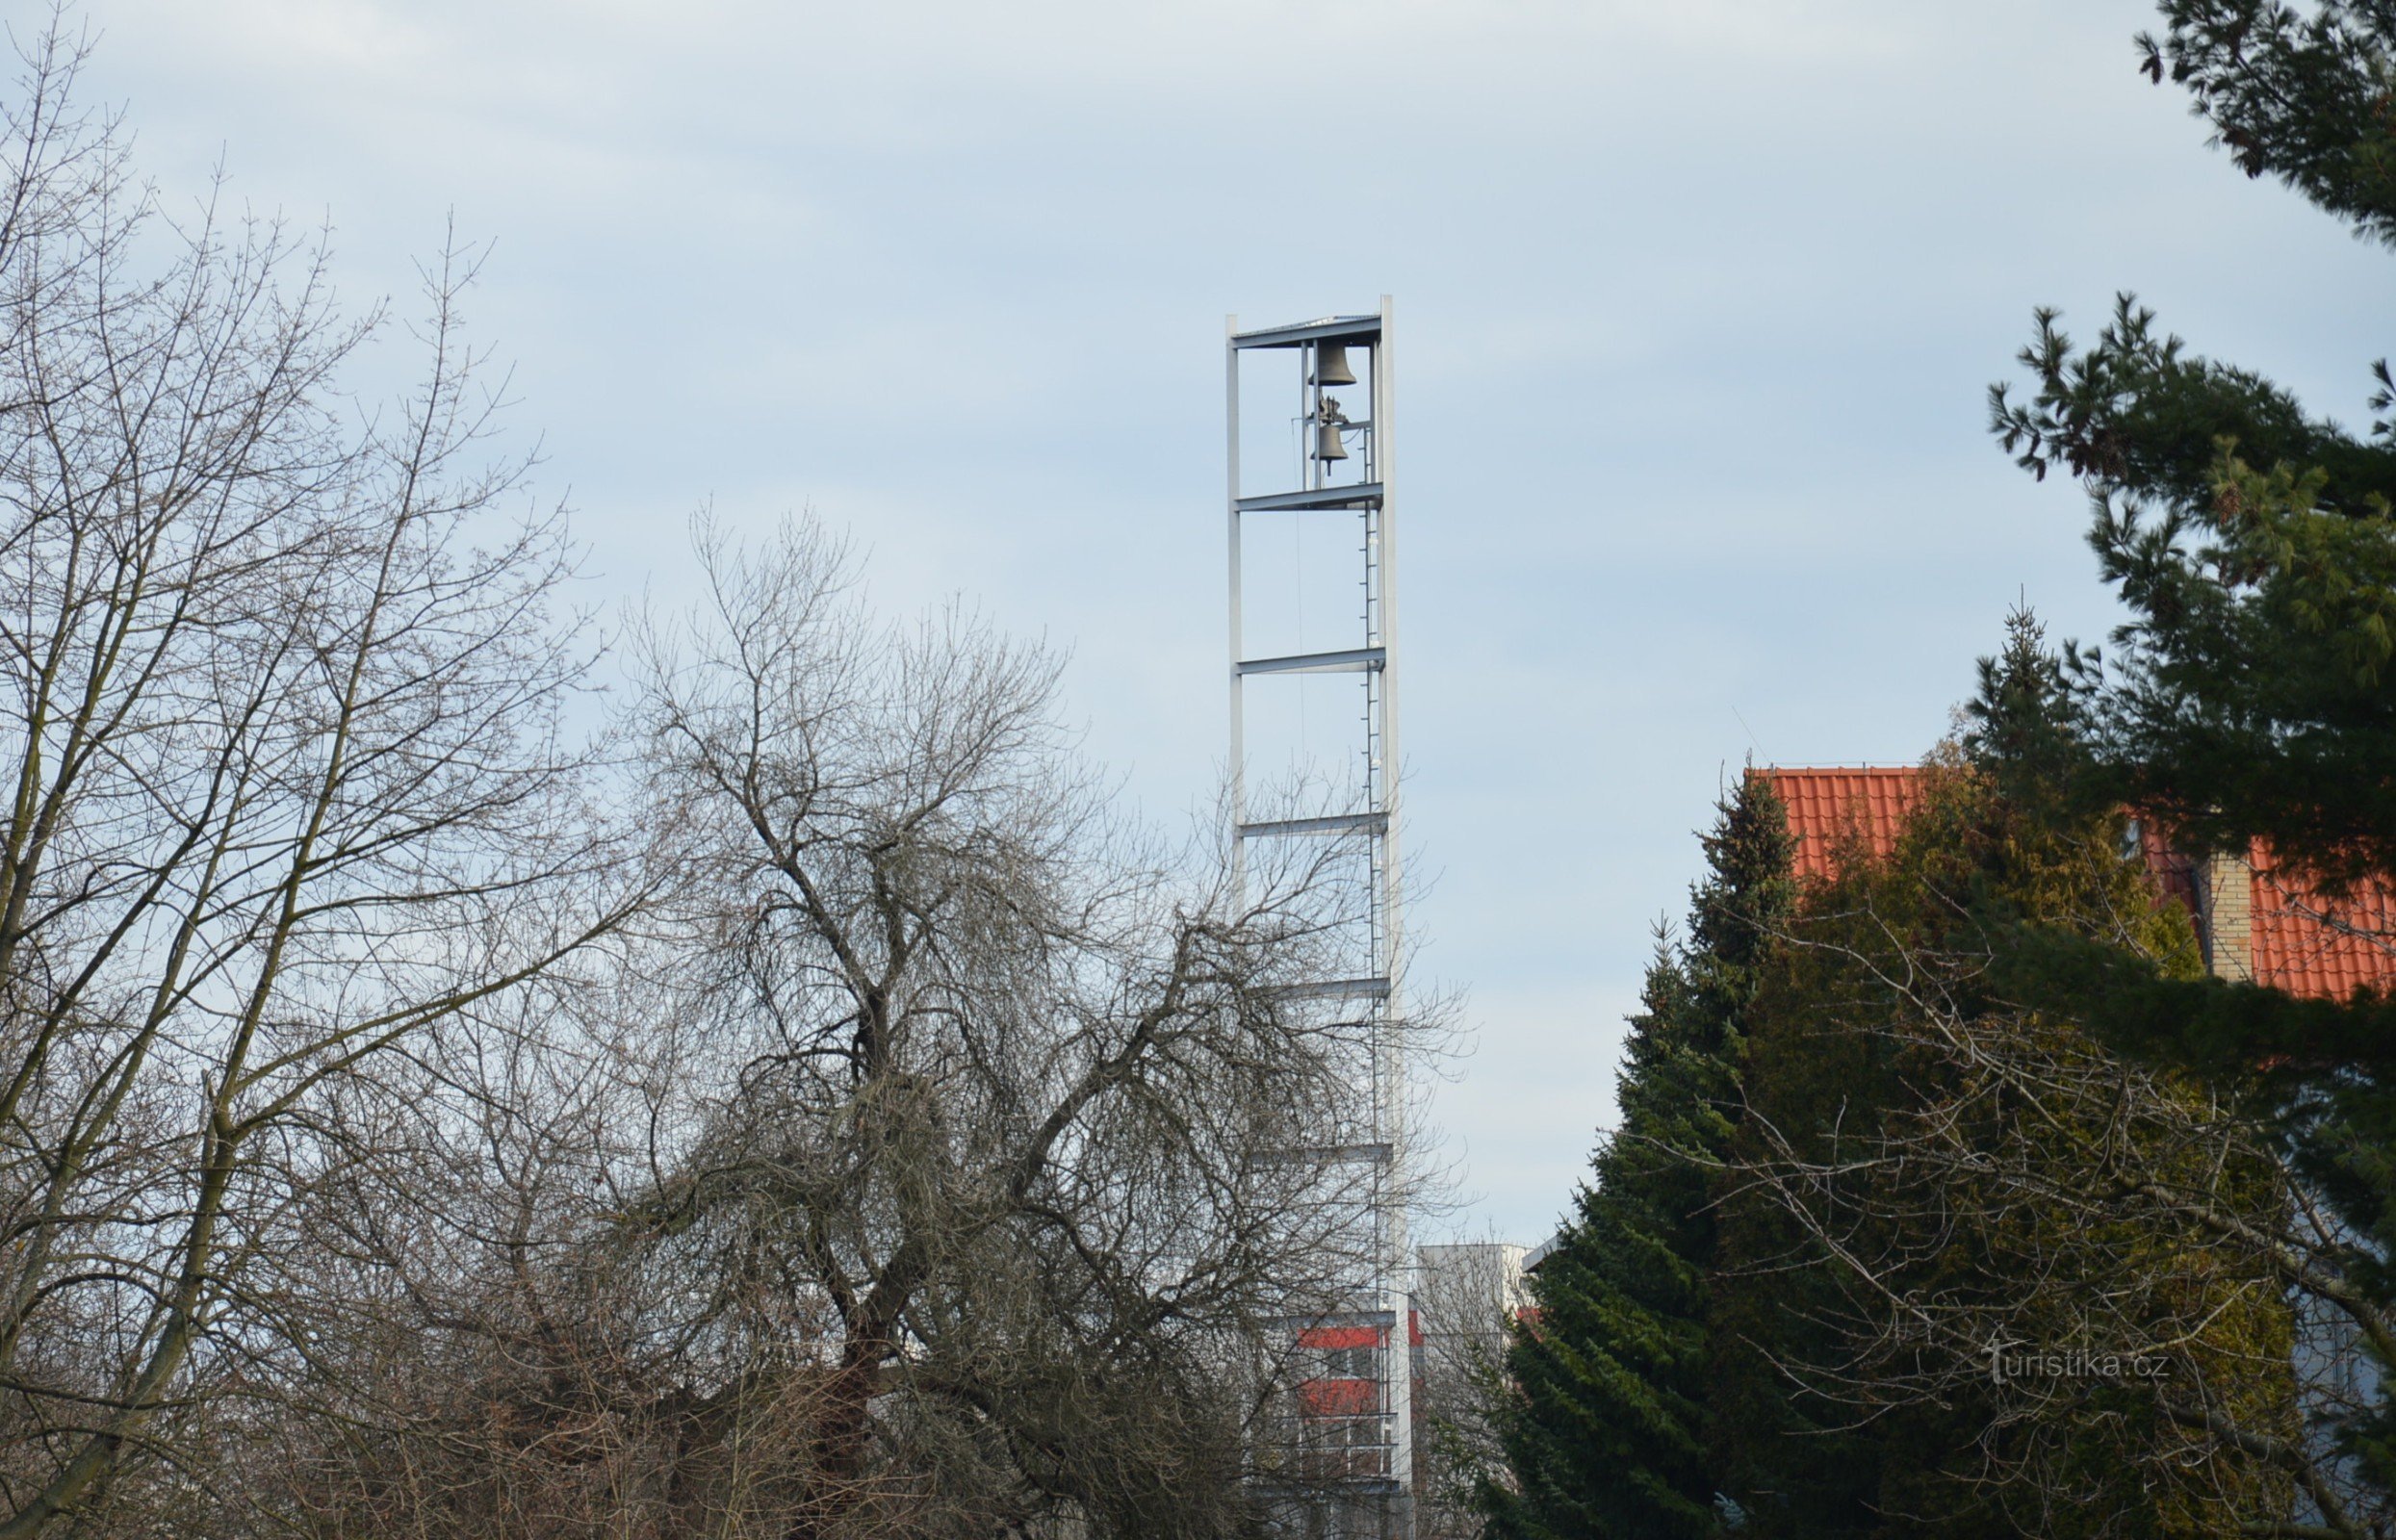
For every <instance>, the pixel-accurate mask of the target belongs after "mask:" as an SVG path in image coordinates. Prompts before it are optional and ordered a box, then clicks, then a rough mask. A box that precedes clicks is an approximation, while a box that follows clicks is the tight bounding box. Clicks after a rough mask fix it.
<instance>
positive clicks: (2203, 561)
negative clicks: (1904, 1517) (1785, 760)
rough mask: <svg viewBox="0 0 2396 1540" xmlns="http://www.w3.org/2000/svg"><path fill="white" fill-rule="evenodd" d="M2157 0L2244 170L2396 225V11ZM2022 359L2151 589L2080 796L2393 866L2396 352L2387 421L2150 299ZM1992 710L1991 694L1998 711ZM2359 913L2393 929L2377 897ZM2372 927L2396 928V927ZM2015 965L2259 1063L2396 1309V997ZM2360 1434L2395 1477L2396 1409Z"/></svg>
mask: <svg viewBox="0 0 2396 1540" xmlns="http://www.w3.org/2000/svg"><path fill="white" fill-rule="evenodd" d="M2160 9H2161V13H2162V16H2163V21H2164V28H2163V30H2162V33H2161V35H2160V36H2159V37H2148V38H2142V39H2139V41H2140V45H2141V49H2142V53H2143V59H2144V68H2145V71H2146V73H2147V74H2148V75H2149V76H2150V77H2151V79H2153V80H2154V81H2155V82H2157V83H2158V84H2160V83H2163V82H2165V81H2169V82H2171V83H2173V84H2175V85H2177V86H2178V87H2180V88H2182V89H2184V90H2187V91H2188V93H2189V95H2190V98H2191V105H2192V109H2193V111H2194V112H2195V113H2196V115H2197V116H2200V117H2202V118H2203V119H2204V120H2205V121H2206V122H2208V123H2209V124H2210V125H2211V127H2212V129H2213V131H2214V143H2215V144H2217V145H2218V146H2220V147H2222V148H2224V149H2226V150H2227V151H2228V152H2229V157H2230V159H2231V161H2232V163H2233V164H2234V165H2235V166H2236V167H2237V168H2238V169H2239V170H2241V171H2243V172H2245V173H2246V174H2247V175H2248V176H2249V177H2262V176H2266V175H2269V176H2273V177H2276V178H2277V179H2279V180H2280V181H2281V182H2283V183H2284V184H2286V185H2287V186H2289V187H2291V188H2293V189H2294V190H2295V191H2297V192H2300V193H2302V194H2303V195H2304V196H2306V198H2307V199H2309V200H2310V201H2311V202H2313V203H2314V204H2315V205H2316V206H2317V207H2319V208H2321V209H2322V210H2323V211H2324V212H2326V213H2328V214H2330V215H2332V216H2333V217H2336V218H2341V219H2343V220H2345V221H2346V222H2347V223H2348V224H2349V225H2350V227H2351V228H2353V229H2354V231H2355V232H2356V233H2357V235H2358V236H2360V237H2362V238H2363V239H2365V240H2368V241H2371V242H2374V243H2375V244H2382V245H2396V86H2391V82H2396V8H2391V7H2390V6H2389V5H2387V4H2385V3H2383V0H2317V3H2314V4H2310V5H2304V6H2298V5H2291V4H2288V3H2285V0H2162V3H2161V7H2160ZM2022 363H2023V364H2024V365H2025V366H2026V368H2027V369H2028V371H2029V372H2030V375H2031V385H2032V391H2031V394H2030V395H2029V397H2028V398H2024V399H2016V398H2013V397H2012V396H2011V394H2010V393H2009V392H2008V391H2007V390H2006V388H2005V387H2003V386H1997V387H1995V388H1994V389H1993V391H1992V413H1993V427H1994V430H1995V432H1996V434H1997V437H1998V438H1999V440H2000V441H2001V442H2002V443H2003V445H2004V447H2005V448H2006V449H2007V450H2009V451H2010V452H2013V453H2014V454H2016V455H2017V456H2018V458H2019V460H2020V463H2021V464H2022V466H2023V468H2025V469H2027V470H2029V471H2031V472H2033V473H2034V474H2036V475H2039V476H2041V477H2044V476H2045V475H2047V474H2048V472H2049V471H2057V470H2059V471H2063V472H2065V473H2068V474H2070V475H2074V476H2076V477H2077V478H2078V479H2079V480H2080V481H2081V482H2082V483H2083V484H2084V485H2085V486H2086V487H2087V488H2088V490H2089V492H2090V494H2091V498H2092V501H2093V503H2094V506H2095V519H2094V523H2093V526H2092V528H2091V531H2090V542H2091V544H2092V546H2093V547H2094V548H2095V550H2096V552H2097V553H2098V557H2099V560H2100V569H2101V573H2102V576H2103V578H2104V579H2105V580H2106V581H2107V582H2109V583H2110V584H2112V585H2113V586H2114V587H2115V588H2116V589H2117V591H2118V592H2119V594H2120V596H2121V598H2122V600H2123V601H2124V603H2125V606H2126V608H2127V609H2128V612H2129V618H2128V620H2127V622H2126V623H2125V625H2123V626H2122V627H2120V628H2119V629H2116V630H2115V632H2114V633H2113V636H2112V638H2111V643H2112V645H2111V651H2110V655H2104V656H2101V657H2100V655H2096V654H2094V653H2086V654H2080V653H2074V654H2071V655H2068V658H2067V669H2066V675H2067V678H2068V682H2069V685H2070V694H2071V701H2070V713H2069V714H2070V718H2071V720H2070V722H2069V724H2068V725H2069V729H2070V732H2068V733H2067V734H2065V740H2066V741H2067V746H2068V747H2069V748H2070V749H2071V750H2072V752H2073V753H2074V754H2075V755H2076V757H2077V763H2076V765H2075V766H2074V773H2073V774H2072V775H2071V776H2070V777H2069V778H2068V784H2069V785H2070V786H2071V788H2072V792H2073V795H2074V800H2075V801H2076V803H2077V804H2078V806H2079V807H2080V808H2081V809H2099V808H2124V807H2128V808H2135V809H2139V810H2140V812H2141V814H2142V816H2143V817H2148V818H2153V819H2158V820H2160V821H2162V822H2164V823H2166V824H2168V825H2169V826H2170V828H2171V831H2172V834H2173V835H2174V837H2175V839H2176V840H2177V842H2179V843H2180V844H2181V845H2182V846H2183V848H2186V849H2189V850H2190V851H2191V853H2197V852H2202V851H2208V850H2209V851H2224V852H2232V853H2238V854H2243V853H2244V852H2245V851H2246V849H2247V847H2248V842H2249V841H2250V840H2254V839H2259V840H2261V841H2262V842H2263V843H2264V844H2265V845H2266V846H2267V847H2268V848H2269V850H2270V851H2271V852H2272V855H2273V857H2274V859H2275V860H2277V861H2278V862H2280V863H2281V864H2283V865H2291V866H2294V867H2297V868H2299V869H2300V871H2302V872H2304V873H2305V874H2306V875H2307V876H2308V877H2310V878H2311V879H2312V880H2313V881H2315V882H2316V883H2317V884H2319V885H2320V886H2322V887H2323V888H2324V889H2325V890H2326V891H2328V892H2330V893H2332V895H2335V894H2338V893H2340V892H2351V891H2353V890H2355V889H2357V888H2359V889H2365V890H2368V889H2371V888H2384V887H2386V886H2396V792H2391V787H2396V415H2391V408H2396V377H2392V376H2391V375H2390V373H2389V372H2388V367H2387V365H2386V363H2385V361H2382V362H2381V363H2379V364H2378V365H2376V366H2374V373H2375V374H2376V376H2377V379H2378V383H2379V389H2378V391H2377V393H2376V394H2375V395H2374V396H2373V397H2372V398H2371V403H2370V404H2371V408H2372V410H2373V412H2374V413H2375V414H2376V415H2377V418H2378V421H2377V422H2376V423H2375V424H2373V425H2372V427H2371V429H2370V430H2369V431H2368V432H2357V431H2355V430H2352V429H2349V428H2347V427H2344V426H2341V425H2340V424H2338V423H2336V422H2334V421H2332V420H2331V419H2329V418H2327V417H2323V416H2317V415H2313V414H2310V413H2308V412H2307V411H2306V409H2305V407H2304V405H2303V404H2302V403H2301V402H2300V401H2299V400H2298V399H2297V398H2295V397H2294V396H2293V395H2292V394H2291V393H2289V392H2288V391H2286V390H2284V389H2282V388H2281V387H2280V386H2278V385H2276V384H2274V383H2273V382H2272V381H2270V380H2268V379H2266V378H2263V377H2262V376H2260V375H2258V374H2256V373H2254V372H2250V371H2247V370H2243V369H2239V368H2235V367H2232V366H2230V365H2227V364H2223V363H2220V362H2216V361H2213V360H2210V359H2205V358H2203V357H2200V356H2196V355H2194V354H2192V353H2191V352H2189V351H2188V350H2187V348H2186V347H2184V346H2183V345H2182V344H2181V342H2180V340H2179V339H2178V338H2177V337H2173V336H2170V335H2169V334H2168V333H2166V332H2164V331H2163V330H2162V329H2161V328H2160V327H2159V326H2158V325H2157V323H2156V318H2155V317H2154V315H2153V314H2152V313H2151V311H2149V310H2147V309H2144V308H2143V307H2141V306H2139V305H2138V304H2136V303H2135V301H2134V300H2132V299H2131V298H2130V297H2128V296H2127V295H2125V296H2123V298H2122V299H2121V300H2120V301H2119V303H2118V304H2117V307H2116V309H2115V312H2114V314H2113V316H2112V318H2111V320H2110V322H2109V323H2108V324H2107V325H2106V326H2105V327H2104V328H2103V329H2102V331H2101V332H2100V335H2099V336H2098V338H2097V340H2096V342H2095V344H2094V345H2093V346H2090V347H2075V346H2074V343H2073V342H2072V341H2071V339H2070V338H2068V337H2067V336H2066V335H2065V334H2064V332H2063V331H2062V330H2061V328H2060V326H2059V325H2058V323H2057V321H2056V318H2055V315H2054V313H2053V312H2051V311H2041V312H2039V313H2038V316H2037V323H2036V333H2035V336H2034V338H2033V340H2032V342H2031V344H2030V346H2029V347H2027V348H2025V349H2024V350H2023V352H2022ZM1995 704H1996V703H1994V702H1993V701H1992V700H1991V699H1989V698H1988V697H1987V696H1986V694H1985V692H1984V700H1983V703H1982V719H1983V724H1984V726H1986V725H1987V724H1988V723H1989V722H1990V720H1991V718H1990V717H1989V715H1988V712H1989V710H1990V708H1991V707H1992V706H1993V705H1995ZM2054 741H2055V740H2051V739H2050V740H2049V741H2048V743H2047V744H2046V745H2045V748H2048V749H2051V748H2052V747H2053V742H2054ZM2014 747H2017V748H2018V747H2020V745H2018V744H2017V745H2014ZM2012 757H2013V756H2012V755H2010V754H2008V755H2000V756H1998V759H1999V761H2000V764H2001V763H2002V762H2003V761H2005V760H2007V759H2010V758H2012ZM2048 773H2049V771H2048V767H2047V766H2044V765H2042V766H2040V767H2038V768H2037V770H2036V772H2035V774H2034V775H2032V776H2030V777H2026V778H2024V779H2043V778H2046V777H2047V776H2048ZM2357 912H2358V913H2359V914H2360V915H2361V916H2362V929H2363V930H2365V931H2366V932H2367V931H2368V930H2369V929H2370V921H2369V919H2368V915H2369V912H2370V911H2369V909H2368V908H2366V909H2364V910H2362V911H2357ZM2368 938H2370V939H2375V940H2376V941H2377V943H2378V944H2379V945H2380V946H2381V947H2383V948H2385V949H2390V950H2396V935H2391V934H2388V933H2386V932H2384V931H2383V932H2381V933H2380V934H2378V935H2377V936H2376V937H2368ZM2010 972H2011V978H2010V981H2009V982H2010V984H2011V986H2012V987H2013V988H2016V989H2017V990H2018V991H2019V992H2020V993H2022V995H2023V996H2024V997H2028V998H2035V999H2039V1000H2041V1001H2043V1002H2044V1003H2046V1004H2048V1006H2049V1007H2050V1008H2052V1009H2055V1010H2058V1011H2065V1012H2069V1013H2071V1014H2075V1015H2077V1016H2078V1017H2080V1018H2081V1019H2084V1020H2086V1021H2087V1022H2089V1023H2090V1024H2091V1025H2092V1026H2093V1027H2094V1028H2095V1029H2096V1030H2097V1031H2099V1032H2100V1034H2102V1035H2103V1036H2105V1037H2106V1038H2108V1039H2109V1040H2112V1041H2113V1042H2115V1043H2117V1044H2121V1045H2124V1046H2126V1047H2128V1048H2131V1049H2133V1050H2135V1051H2138V1052H2140V1053H2143V1054H2146V1055H2150V1056H2152V1057H2154V1058H2156V1059H2158V1060H2161V1061H2163V1062H2167V1063H2176V1064H2181V1065H2193V1066H2196V1067H2198V1068H2201V1069H2203V1070H2205V1071H2207V1072H2209V1073H2211V1074H2213V1075H2215V1076H2217V1077H2219V1078H2220V1079H2222V1080H2224V1081H2228V1082H2232V1083H2235V1082H2240V1081H2253V1080H2256V1079H2259V1080H2261V1081H2262V1082H2263V1085H2262V1086H2261V1087H2260V1093H2259V1094H2257V1093H2256V1092H2255V1090H2254V1088H2253V1087H2252V1086H2250V1089H2249V1094H2250V1098H2251V1100H2252V1101H2253V1103H2254V1104H2255V1105H2261V1106H2269V1107H2271V1108H2273V1109H2274V1110H2276V1111H2277V1113H2278V1114H2279V1117H2280V1127H2281V1131H2282V1133H2283V1135H2284V1137H2286V1138H2287V1139H2288V1141H2289V1142H2290V1147H2291V1150H2292V1153H2293V1155H2294V1158H2295V1164H2296V1165H2297V1167H2298V1168H2299V1169H2300V1170H2301V1171H2303V1172H2304V1173H2305V1174H2306V1177H2307V1178H2308V1180H2309V1181H2310V1182H2311V1183H2312V1184H2313V1188H2314V1191H2315V1193H2316V1194H2317V1195H2321V1196H2325V1197H2327V1198H2328V1199H2329V1200H2330V1201H2331V1203H2332V1205H2333V1206H2334V1207H2335V1208H2336V1209H2337V1211H2338V1212H2339V1213H2340V1215H2341V1216H2342V1218H2343V1219H2344V1222H2345V1224H2346V1225H2347V1227H2348V1229H2349V1231H2350V1233H2351V1236H2352V1238H2353V1241H2354V1244H2353V1245H2352V1246H2351V1247H2349V1248H2348V1249H2347V1252H2346V1254H2345V1255H2343V1256H2326V1257H2324V1258H2322V1259H2320V1260H2319V1265H2320V1266H2322V1267H2325V1268H2329V1269H2332V1270H2334V1271H2336V1272H2337V1273H2339V1274H2340V1275H2341V1283H2340V1287H2345V1286H2347V1285H2352V1286H2354V1287H2355V1288H2357V1289H2360V1290H2362V1291H2364V1292H2365V1293H2366V1294H2367V1295H2368V1296H2370V1300H2369V1302H2368V1303H2367V1304H2365V1303H2362V1302H2357V1304H2356V1305H2355V1306H2354V1308H2355V1309H2356V1310H2357V1312H2358V1313H2363V1314H2366V1315H2369V1314H2372V1313H2376V1317H2377V1319H2379V1320H2383V1321H2396V1309H2392V1308H2391V1307H2396V1271H2392V1270H2391V1269H2390V1268H2389V1265H2388V1263H2387V1261H2386V1259H2387V1258H2388V1257H2390V1256H2391V1255H2396V993H2391V991H2388V990H2385V989H2381V990H2376V991H2362V992H2359V993H2357V994H2356V995H2355V996H2353V997H2352V998H2349V999H2345V1000H2320V999H2301V998H2294V997H2291V996H2290V995H2287V994H2285V993H2282V992H2280V991H2279V990H2277V989H2273V988H2264V987H2258V986H2256V985H2252V984H2225V983H2222V982H2220V981H2216V980H2192V979H2175V978H2171V977H2168V976H2165V975H2164V974H2163V973H2162V972H2161V971H2159V970H2158V969H2157V968H2156V967H2155V966H2153V965H2152V963H2151V962H2143V961H2141V960H2138V959H2135V958H2132V957H2130V956H2128V955H2126V954H2125V953H2123V952H2122V951H2121V950H2120V949H2118V948H2112V947H2108V946H2106V945H2105V944H2103V943H2102V942H2101V941H2098V940H2094V939H2090V938H2086V937H2069V936H2064V935H2059V934H2055V933H2053V932H2051V931H2046V932H2039V931H2027V930H2025V931H2024V932H2023V933H2022V936H2021V937H2019V944H2018V946H2017V948H2016V950H2015V955H2014V958H2013V962H2012V966H2011V970H2010ZM2366 1335H2370V1336H2373V1340H2379V1339H2378V1337H2377V1336H2376V1335H2375V1334H2371V1333H2366ZM2383 1356H2385V1355H2384V1354H2383ZM2384 1367H2385V1366H2383V1369H2384ZM2346 1431H2347V1433H2348V1435H2349V1436H2350V1438H2352V1439H2353V1440H2354V1443H2355V1445H2356V1447H2357V1450H2358V1452H2360V1453H2361V1454H2362V1455H2363V1456H2364V1458H2365V1461H2366V1463H2367V1465H2368V1466H2369V1467H2370V1468H2371V1469H2372V1471H2373V1472H2374V1474H2375V1476H2376V1477H2377V1479H2378V1480H2379V1481H2380V1482H2381V1483H2382V1484H2383V1486H2396V1416H2390V1415H2387V1414H2385V1413H2383V1415H2382V1417H2381V1418H2380V1419H2379V1420H2378V1421H2377V1423H2376V1424H2373V1423H2368V1422H2356V1423H2351V1424H2349V1425H2348V1427H2347V1430H2346Z"/></svg>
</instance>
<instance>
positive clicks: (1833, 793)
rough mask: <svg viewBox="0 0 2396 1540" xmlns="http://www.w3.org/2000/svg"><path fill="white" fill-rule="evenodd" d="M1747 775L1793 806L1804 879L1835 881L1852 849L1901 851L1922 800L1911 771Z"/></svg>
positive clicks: (1774, 769) (1878, 768)
mask: <svg viewBox="0 0 2396 1540" xmlns="http://www.w3.org/2000/svg"><path fill="white" fill-rule="evenodd" d="M1747 773H1748V774H1749V775H1760V776H1764V777H1766V778H1768V779H1769V780H1770V781H1771V783H1772V789H1773V790H1774V791H1776V792H1778V793H1779V794H1780V800H1781V801H1782V802H1784V803H1786V804H1787V805H1788V807H1789V831H1790V833H1791V834H1795V835H1796V836H1797V859H1796V868H1797V875H1798V876H1799V877H1811V878H1826V877H1828V876H1830V875H1831V873H1832V871H1833V870H1834V869H1835V867H1836V864H1837V856H1838V852H1839V851H1840V850H1841V849H1842V847H1845V846H1848V845H1856V846H1860V847H1861V848H1862V849H1864V850H1866V851H1868V852H1869V853H1871V854H1872V855H1874V856H1886V855H1887V854H1889V852H1890V851H1892V850H1894V849H1895V848H1896V836H1897V831H1898V830H1900V829H1902V828H1904V827H1905V820H1906V817H1907V816H1908V815H1909V814H1910V813H1912V812H1913V810H1914V805H1915V804H1916V803H1918V802H1919V801H1920V800H1921V772H1920V771H1919V770H1918V769H1916V768H1914V767H1913V766H1911V765H1900V766H1895V767H1890V766H1883V765H1838V766H1829V767H1824V768H1820V769H1813V768H1807V769H1791V768H1789V767H1787V766H1783V765H1766V766H1765V768H1763V769H1761V770H1750V771H1748V772H1747Z"/></svg>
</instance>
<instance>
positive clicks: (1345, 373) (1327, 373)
mask: <svg viewBox="0 0 2396 1540" xmlns="http://www.w3.org/2000/svg"><path fill="white" fill-rule="evenodd" d="M1355 382H1356V374H1355V371H1353V370H1352V369H1350V368H1349V367H1348V347H1347V345H1346V344H1345V343H1332V344H1330V345H1329V346H1325V345H1323V344H1321V343H1317V344H1316V345H1315V349H1314V372H1312V373H1310V374H1308V375H1307V376H1306V383H1307V384H1309V385H1353V384H1354V383H1355ZM1325 458H1329V456H1325Z"/></svg>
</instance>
